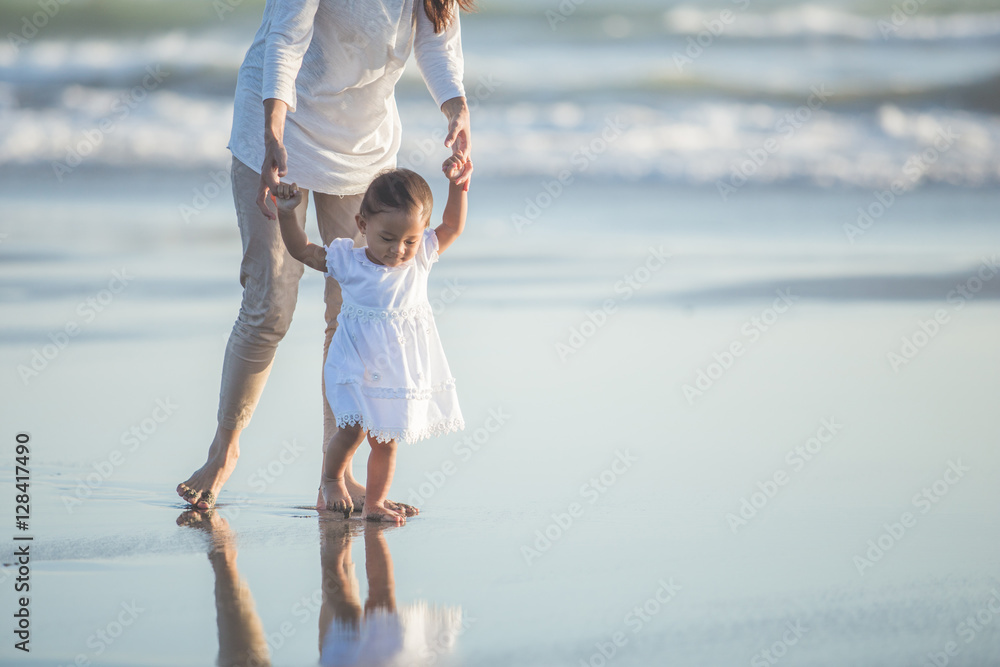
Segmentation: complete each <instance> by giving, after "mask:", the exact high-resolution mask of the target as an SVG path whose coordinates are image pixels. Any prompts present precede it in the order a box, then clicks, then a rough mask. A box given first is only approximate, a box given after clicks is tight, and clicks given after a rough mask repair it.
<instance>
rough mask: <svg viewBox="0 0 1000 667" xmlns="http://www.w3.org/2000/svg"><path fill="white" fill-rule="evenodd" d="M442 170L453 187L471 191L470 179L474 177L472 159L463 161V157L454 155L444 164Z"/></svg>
mask: <svg viewBox="0 0 1000 667" xmlns="http://www.w3.org/2000/svg"><path fill="white" fill-rule="evenodd" d="M441 170H442V171H443V172H444V175H445V176H447V177H448V180H449V181H451V183H452V185H461V186H463V187H462V190H464V191H465V192H468V191H469V177H470V176H472V158H469V159H462V157H461V156H458V155H452V156H451V157H449V158H448V159H447V160H445V161H444V164H442V165H441Z"/></svg>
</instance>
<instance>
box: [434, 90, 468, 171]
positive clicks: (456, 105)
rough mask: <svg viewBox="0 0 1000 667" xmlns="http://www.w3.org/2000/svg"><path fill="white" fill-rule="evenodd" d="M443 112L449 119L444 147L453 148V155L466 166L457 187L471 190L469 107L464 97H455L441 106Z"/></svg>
mask: <svg viewBox="0 0 1000 667" xmlns="http://www.w3.org/2000/svg"><path fill="white" fill-rule="evenodd" d="M441 111H442V112H443V113H444V115H445V116H447V117H448V136H447V137H445V140H444V145H445V146H447V147H449V148H451V153H452V155H454V156H456V157H458V158H459V159H460V160H461V161H462V163H463V164H464V165H465V168H463V170H462V172H461V173H460V174H458V176H456V177H455V179H454V181H453V182H454V183H455V184H456V185H464V186H465V189H466V190H468V189H469V178H471V176H472V163H471V162H470V161H469V158H470V157H471V156H472V130H471V129H470V127H469V106H468V105H467V104H466V103H465V98H464V97H453V98H451V99H450V100H448V101H447V102H445V103H444V104H442V105H441Z"/></svg>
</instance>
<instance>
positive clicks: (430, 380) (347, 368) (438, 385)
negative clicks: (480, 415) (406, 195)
mask: <svg viewBox="0 0 1000 667" xmlns="http://www.w3.org/2000/svg"><path fill="white" fill-rule="evenodd" d="M437 249H438V240H437V234H435V233H434V230H433V229H427V230H426V231H425V232H424V235H423V237H422V239H421V241H420V247H418V248H417V252H416V255H415V256H414V257H413V258H411V259H410V260H408V261H406V262H404V263H402V264H400V265H399V266H384V265H381V264H376V263H374V262H372V261H371V260H370V259H368V256H367V255H366V254H365V249H364V248H355V247H354V242H353V241H352V240H351V239H346V238H345V239H334V241H333V242H332V243H331V244H330V245H328V246H326V266H327V273H326V275H328V276H330V277H332V278H334V279H335V280H336V281H337V282H338V283H340V287H341V290H342V293H343V296H344V305H343V306H341V308H340V315H338V316H337V322H338V326H337V331H336V332H335V333H334V334H333V340H332V341H331V342H330V349H329V351H328V352H327V356H326V366H325V367H324V369H323V373H324V378H325V380H326V397H327V401H329V403H330V409H331V410H333V414H334V415H336V417H337V425H338V426H345V425H347V424H360V425H361V427H362V428H363V429H364V430H366V431H368V434H369V435H371V436H372V437H374V438H376V439H378V440H379V441H380V442H388V441H389V440H392V439H397V440H405V441H407V442H415V441H417V440H422V439H424V438H428V437H431V436H434V435H440V434H444V433H448V432H451V431H458V430H461V429H463V428H465V421H464V420H463V419H462V411H461V409H460V408H459V405H458V395H457V394H456V392H455V378H454V377H452V375H451V370H450V369H449V368H448V360H447V359H445V356H444V349H443V348H442V347H441V339H440V338H439V336H438V331H437V325H436V324H435V323H434V313H433V312H432V311H431V306H430V302H429V301H428V299H427V277H428V275H429V273H430V269H431V264H433V263H434V262H436V261H437V260H438V252H437Z"/></svg>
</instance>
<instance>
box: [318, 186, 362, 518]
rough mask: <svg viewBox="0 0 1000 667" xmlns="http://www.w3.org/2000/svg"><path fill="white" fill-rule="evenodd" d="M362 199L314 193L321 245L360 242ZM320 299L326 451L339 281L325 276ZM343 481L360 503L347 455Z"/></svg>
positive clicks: (332, 421) (332, 430)
mask: <svg viewBox="0 0 1000 667" xmlns="http://www.w3.org/2000/svg"><path fill="white" fill-rule="evenodd" d="M361 199H362V195H346V196H344V197H341V196H339V195H328V194H323V193H321V192H314V193H313V201H314V203H315V205H316V221H317V224H318V225H319V235H320V238H321V239H322V241H323V245H330V243H331V242H332V241H333V240H334V239H342V238H350V239H354V245H355V246H360V245H362V244H361V240H362V236H361V232H359V231H358V225H357V222H355V220H354V216H355V215H357V214H358V211H359V210H360V209H361ZM323 300H324V301H325V302H326V331H325V332H324V337H323V365H322V366H321V367H320V371H321V373H320V375H321V378H320V380H321V381H320V386H321V388H322V391H323V451H324V452H326V451H328V449H329V446H330V441H331V440H332V439H333V437H334V436H335V435H336V433H337V418H336V417H335V416H334V414H333V411H332V410H331V409H330V403H329V402H328V401H327V400H326V373H325V371H324V370H323V369H325V368H326V355H327V352H329V350H330V341H332V340H333V334H334V332H335V331H336V330H337V315H339V314H340V306H341V304H342V303H343V302H344V299H343V297H342V296H341V293H340V284H339V283H338V282H337V281H336V280H334V279H333V278H329V277H328V278H326V285H325V286H324V288H323ZM352 456H353V452H352ZM324 461H325V455H324ZM324 466H325V463H324ZM344 483H345V485H346V486H347V491H348V493H350V494H351V498H352V503H353V505H354V506H355V507H361V505H362V503H364V501H365V487H364V486H362V485H361V484H359V483H358V482H357V480H355V479H354V472H353V470H352V468H351V459H350V458H348V460H347V467H346V469H345V471H344ZM322 496H323V491H322V488H321V489H320V497H319V498H318V499H317V506H319V507H322V506H323V503H324V501H323V497H322Z"/></svg>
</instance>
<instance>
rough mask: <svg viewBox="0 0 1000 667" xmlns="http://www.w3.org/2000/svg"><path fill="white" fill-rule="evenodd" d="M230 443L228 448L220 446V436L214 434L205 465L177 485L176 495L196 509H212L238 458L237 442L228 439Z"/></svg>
mask: <svg viewBox="0 0 1000 667" xmlns="http://www.w3.org/2000/svg"><path fill="white" fill-rule="evenodd" d="M230 433H231V432H230ZM230 443H231V444H229V445H228V446H226V445H223V444H221V443H220V434H219V433H216V436H215V440H214V441H212V446H211V447H209V448H208V460H207V461H206V462H205V465H203V466H202V467H200V468H198V470H196V471H195V472H194V474H193V475H191V476H190V477H188V478H187V479H186V480H185V481H183V482H181V483H180V484H178V485H177V495H179V496H180V497H181V498H183V499H184V500H186V501H187V502H188V503H190V504H191V505H192V506H193V507H196V508H198V509H202V510H207V509H211V508H212V507H214V506H215V501H216V499H218V497H219V492H220V491H221V490H222V486H223V485H224V484H225V483H226V480H228V479H229V476H230V475H232V474H233V470H235V469H236V461H237V459H239V457H240V446H239V442H238V441H237V440H233V439H230Z"/></svg>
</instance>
